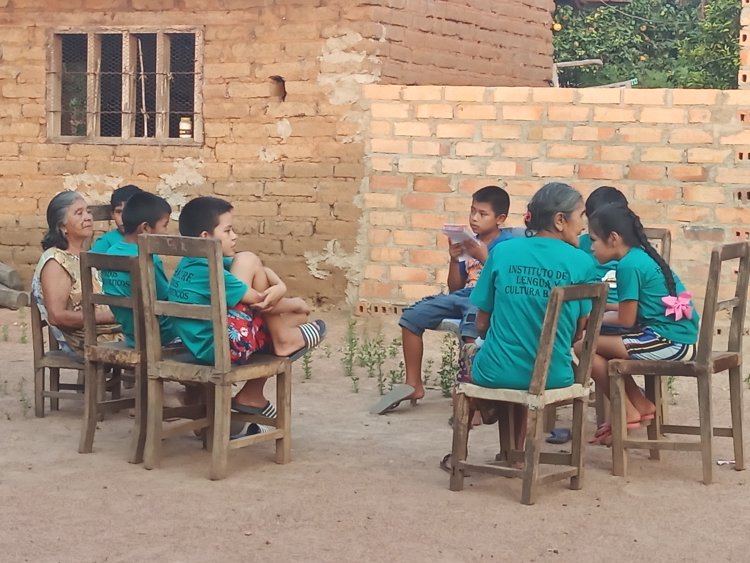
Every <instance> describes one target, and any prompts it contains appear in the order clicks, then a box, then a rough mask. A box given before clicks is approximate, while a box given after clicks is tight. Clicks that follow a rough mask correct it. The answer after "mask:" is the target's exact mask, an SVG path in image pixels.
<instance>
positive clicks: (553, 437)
mask: <svg viewBox="0 0 750 563" xmlns="http://www.w3.org/2000/svg"><path fill="white" fill-rule="evenodd" d="M572 437H573V433H572V432H571V431H570V428H553V429H552V431H551V432H550V434H549V436H547V439H546V440H545V441H546V442H547V443H548V444H564V443H566V442H569V441H570V439H571V438H572Z"/></svg>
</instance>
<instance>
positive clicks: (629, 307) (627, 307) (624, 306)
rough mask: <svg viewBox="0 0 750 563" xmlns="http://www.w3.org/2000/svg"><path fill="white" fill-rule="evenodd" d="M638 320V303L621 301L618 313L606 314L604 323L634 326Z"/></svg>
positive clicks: (632, 300) (631, 300) (608, 312)
mask: <svg viewBox="0 0 750 563" xmlns="http://www.w3.org/2000/svg"><path fill="white" fill-rule="evenodd" d="M637 318H638V301H636V300H635V299H629V300H628V301H620V303H619V304H618V307H617V310H616V311H607V312H606V313H604V322H605V323H607V324H612V325H619V326H633V325H634V324H635V322H636V319H637Z"/></svg>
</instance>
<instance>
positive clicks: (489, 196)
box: [471, 186, 510, 215]
mask: <svg viewBox="0 0 750 563" xmlns="http://www.w3.org/2000/svg"><path fill="white" fill-rule="evenodd" d="M471 199H472V201H475V202H476V203H489V204H490V206H491V207H492V211H494V212H495V215H507V214H508V210H509V209H510V196H509V195H508V192H506V191H505V190H504V189H503V188H500V187H498V186H485V187H483V188H481V189H478V190H477V191H476V192H474V195H473V196H471Z"/></svg>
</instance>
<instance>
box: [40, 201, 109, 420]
mask: <svg viewBox="0 0 750 563" xmlns="http://www.w3.org/2000/svg"><path fill="white" fill-rule="evenodd" d="M89 211H90V212H91V214H92V215H93V217H94V222H99V221H109V220H110V219H111V213H110V206H109V205H92V206H90V207H89ZM29 307H30V308H31V343H32V347H33V350H34V414H35V415H36V416H37V417H40V418H41V417H44V400H45V399H47V398H48V399H49V401H50V410H53V411H56V410H59V409H60V399H72V400H75V401H82V400H83V395H82V393H83V387H84V381H83V370H84V360H83V358H80V357H78V356H76V355H74V354H70V353H67V352H65V351H63V350H61V349H60V345H59V343H58V342H57V339H56V338H55V337H54V335H53V333H52V328H51V327H49V326H48V325H47V322H46V321H43V320H42V317H41V314H40V311H39V306H38V304H37V303H36V301H35V300H34V297H33V296H32V295H29ZM45 327H46V328H47V331H46V332H47V337H46V339H45V335H44V332H45V331H44V329H45ZM61 369H66V370H73V371H76V372H78V377H77V382H76V383H60V370H61ZM46 370H49V389H47V385H46V379H47V378H46V377H45V376H46V373H45V371H46Z"/></svg>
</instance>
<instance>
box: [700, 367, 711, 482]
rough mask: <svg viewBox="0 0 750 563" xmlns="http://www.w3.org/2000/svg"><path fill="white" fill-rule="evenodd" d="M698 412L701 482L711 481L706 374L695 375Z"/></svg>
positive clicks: (707, 383)
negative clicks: (701, 465)
mask: <svg viewBox="0 0 750 563" xmlns="http://www.w3.org/2000/svg"><path fill="white" fill-rule="evenodd" d="M697 380H698V413H699V415H700V426H701V458H702V460H703V483H704V484H706V485H710V484H711V482H712V481H713V469H714V468H713V443H712V440H713V420H712V417H711V378H710V376H708V375H705V374H704V375H701V376H699V377H697Z"/></svg>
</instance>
